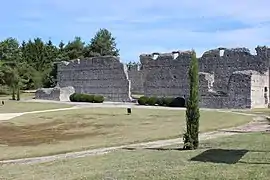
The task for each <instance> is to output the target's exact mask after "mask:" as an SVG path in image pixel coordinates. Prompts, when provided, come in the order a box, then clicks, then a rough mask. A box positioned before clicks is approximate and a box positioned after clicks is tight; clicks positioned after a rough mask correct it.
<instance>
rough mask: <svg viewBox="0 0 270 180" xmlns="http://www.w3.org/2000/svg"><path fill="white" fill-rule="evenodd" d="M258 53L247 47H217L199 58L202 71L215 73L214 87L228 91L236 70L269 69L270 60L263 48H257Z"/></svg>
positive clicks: (265, 70)
mask: <svg viewBox="0 0 270 180" xmlns="http://www.w3.org/2000/svg"><path fill="white" fill-rule="evenodd" d="M256 51H257V55H252V54H250V52H249V50H248V49H246V48H234V49H225V48H220V49H215V50H210V51H207V52H205V53H204V54H203V56H202V57H201V58H200V59H199V64H200V65H199V66H200V71H201V72H208V73H211V74H214V75H215V81H214V84H213V87H214V89H215V90H217V91H222V92H225V93H227V92H228V81H229V78H230V76H231V75H232V74H233V72H235V71H244V70H254V71H258V72H260V73H266V72H267V71H268V67H269V66H268V60H267V58H266V55H265V54H264V53H263V52H264V51H262V49H260V48H256Z"/></svg>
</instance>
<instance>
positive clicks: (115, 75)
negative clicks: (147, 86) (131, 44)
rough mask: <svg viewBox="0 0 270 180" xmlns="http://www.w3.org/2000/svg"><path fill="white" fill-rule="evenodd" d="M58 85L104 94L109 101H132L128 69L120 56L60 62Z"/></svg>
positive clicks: (82, 91) (79, 91) (81, 91)
mask: <svg viewBox="0 0 270 180" xmlns="http://www.w3.org/2000/svg"><path fill="white" fill-rule="evenodd" d="M57 79H58V85H59V86H60V87H65V86H73V87H74V88H75V91H76V92H77V93H88V94H98V95H103V96H104V97H105V100H107V101H130V100H131V98H130V81H129V79H128V74H127V69H126V67H125V65H123V64H122V63H121V62H120V60H119V58H118V57H109V56H108V57H107V56H104V57H95V58H87V59H82V60H73V61H70V62H62V63H60V64H58V74H57Z"/></svg>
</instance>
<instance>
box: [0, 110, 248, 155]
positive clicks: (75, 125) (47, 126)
mask: <svg viewBox="0 0 270 180" xmlns="http://www.w3.org/2000/svg"><path fill="white" fill-rule="evenodd" d="M251 120H252V117H249V116H244V115H237V114H232V113H224V112H216V111H213V112H211V111H201V121H200V131H201V132H205V131H213V130H216V129H220V128H226V127H232V126H238V125H240V124H244V123H247V122H249V121H251ZM184 130H185V111H181V110H179V111H178V110H177V111H176V110H153V109H136V108H134V109H133V112H132V115H126V109H124V108H123V109H122V108H121V109H120V108H87V109H77V110H70V111H59V112H50V113H40V114H31V115H30V114H29V115H24V116H20V117H18V118H15V119H14V120H12V121H8V122H0V152H1V153H0V159H13V158H21V157H33V156H43V155H50V154H58V153H64V152H71V151H79V150H87V149H94V148H99V147H108V146H116V145H123V144H130V143H135V142H144V141H151V140H158V139H169V138H175V137H180V136H181V135H182V134H183V133H184Z"/></svg>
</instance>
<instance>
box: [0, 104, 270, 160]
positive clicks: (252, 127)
mask: <svg viewBox="0 0 270 180" xmlns="http://www.w3.org/2000/svg"><path fill="white" fill-rule="evenodd" d="M98 106H100V105H98ZM106 106H107V107H123V106H124V107H126V106H129V105H123V104H122V105H121V104H119V106H118V105H115V104H110V105H108V104H107V105H105V106H104V105H103V106H102V105H101V107H106ZM86 107H89V106H88V105H81V106H80V105H76V106H74V107H72V108H62V109H52V110H44V111H33V112H25V113H12V114H9V115H8V114H0V120H8V119H11V118H12V117H17V116H20V115H24V114H33V113H41V112H53V111H62V110H72V109H78V108H86ZM91 107H93V106H91ZM138 107H139V106H138ZM143 107H147V106H143ZM147 108H153V109H155V108H158V107H149V106H148V107H147ZM162 108H163V107H162ZM167 109H168V108H167ZM174 109H175V110H179V108H174ZM181 109H182V110H185V109H184V108H181ZM217 111H219V112H231V111H229V110H217ZM231 113H235V114H241V115H246V116H254V121H252V122H250V123H248V124H246V125H243V126H239V127H235V128H230V129H221V130H218V131H213V132H207V133H202V134H200V135H199V138H200V140H207V139H213V138H218V137H225V136H230V135H235V134H238V133H243V132H254V131H264V132H265V131H269V130H270V129H269V122H268V121H266V118H265V117H262V116H258V115H256V114H247V113H244V112H231ZM181 143H183V139H182V138H176V139H169V140H159V141H153V142H146V143H136V144H130V145H123V146H115V147H108V148H98V149H92V150H87V151H80V152H71V153H65V154H57V155H50V156H42V157H32V158H22V159H14V160H4V161H0V164H34V163H43V162H50V161H56V160H63V159H70V158H79V157H86V156H93V155H100V154H106V153H109V152H112V151H116V150H120V149H124V148H136V149H137V148H158V147H164V146H170V145H176V144H181Z"/></svg>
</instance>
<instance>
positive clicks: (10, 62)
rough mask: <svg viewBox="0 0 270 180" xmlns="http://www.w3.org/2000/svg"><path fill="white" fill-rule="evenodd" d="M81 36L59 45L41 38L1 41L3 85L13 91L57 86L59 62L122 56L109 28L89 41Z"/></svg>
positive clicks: (102, 30)
mask: <svg viewBox="0 0 270 180" xmlns="http://www.w3.org/2000/svg"><path fill="white" fill-rule="evenodd" d="M88 42H89V43H88V44H87V43H85V41H83V40H82V38H81V37H79V36H76V37H74V39H73V40H71V41H68V42H67V43H64V42H63V41H61V42H59V44H58V45H55V44H53V42H52V41H51V40H48V41H44V40H42V39H41V38H39V37H34V38H33V39H28V40H23V41H22V42H21V43H19V41H18V40H17V39H15V38H12V37H8V38H6V39H5V40H2V41H0V84H1V85H7V86H9V87H10V88H11V89H13V91H14V93H15V91H16V89H35V88H39V87H54V86H55V85H56V66H55V64H56V63H57V62H59V61H63V60H65V61H68V60H73V59H77V58H83V57H94V56H106V55H111V56H119V49H117V47H116V39H115V37H113V36H112V34H111V32H110V31H108V30H107V29H100V30H99V31H98V32H97V33H96V34H95V36H94V37H93V38H92V39H90V40H88Z"/></svg>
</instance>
